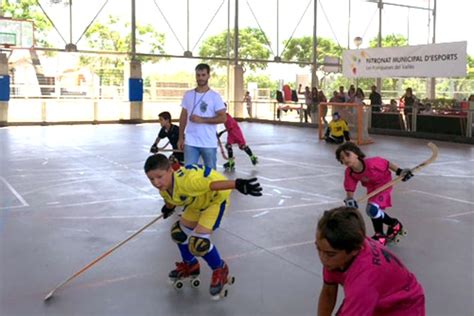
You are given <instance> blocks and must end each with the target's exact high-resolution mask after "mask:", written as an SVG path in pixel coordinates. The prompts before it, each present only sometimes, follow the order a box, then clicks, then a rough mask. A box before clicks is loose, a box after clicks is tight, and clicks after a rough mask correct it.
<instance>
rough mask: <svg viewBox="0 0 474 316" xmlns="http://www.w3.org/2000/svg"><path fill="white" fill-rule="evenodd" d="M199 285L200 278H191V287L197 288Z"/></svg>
mask: <svg viewBox="0 0 474 316" xmlns="http://www.w3.org/2000/svg"><path fill="white" fill-rule="evenodd" d="M200 285H201V280H199V279H192V280H191V287H193V288H198V287H199V286H200Z"/></svg>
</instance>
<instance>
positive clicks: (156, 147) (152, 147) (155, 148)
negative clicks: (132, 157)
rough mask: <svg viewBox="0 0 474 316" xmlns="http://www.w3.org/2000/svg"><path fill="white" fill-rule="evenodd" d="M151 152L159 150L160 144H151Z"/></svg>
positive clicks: (154, 152)
mask: <svg viewBox="0 0 474 316" xmlns="http://www.w3.org/2000/svg"><path fill="white" fill-rule="evenodd" d="M150 152H151V153H153V154H156V153H157V152H158V146H156V144H153V145H151V147H150Z"/></svg>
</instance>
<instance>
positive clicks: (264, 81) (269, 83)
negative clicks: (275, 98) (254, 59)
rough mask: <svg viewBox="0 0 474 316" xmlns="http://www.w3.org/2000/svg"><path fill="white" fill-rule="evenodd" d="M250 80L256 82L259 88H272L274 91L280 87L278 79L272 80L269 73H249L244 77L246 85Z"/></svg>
mask: <svg viewBox="0 0 474 316" xmlns="http://www.w3.org/2000/svg"><path fill="white" fill-rule="evenodd" d="M249 82H256V83H257V85H258V88H259V89H270V90H272V91H274V90H276V89H277V88H278V80H272V79H271V78H270V77H269V76H267V75H258V74H249V75H246V76H245V78H244V83H245V86H247V85H248V83H249Z"/></svg>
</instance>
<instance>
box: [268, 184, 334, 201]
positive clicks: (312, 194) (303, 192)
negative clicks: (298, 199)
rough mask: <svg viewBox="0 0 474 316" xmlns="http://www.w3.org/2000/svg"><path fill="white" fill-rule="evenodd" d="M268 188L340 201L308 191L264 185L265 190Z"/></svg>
mask: <svg viewBox="0 0 474 316" xmlns="http://www.w3.org/2000/svg"><path fill="white" fill-rule="evenodd" d="M266 187H269V188H277V189H282V190H286V191H290V192H296V193H301V194H305V195H310V196H316V197H318V198H322V199H326V200H327V201H328V202H336V201H339V200H338V199H335V198H328V197H327V196H324V195H321V194H317V193H312V192H306V191H301V190H296V189H290V188H284V187H280V186H277V185H272V184H265V185H263V188H264V189H265V188H266ZM274 191H275V189H274Z"/></svg>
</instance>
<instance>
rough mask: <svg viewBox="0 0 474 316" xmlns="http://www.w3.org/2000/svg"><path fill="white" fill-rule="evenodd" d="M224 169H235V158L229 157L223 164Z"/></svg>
mask: <svg viewBox="0 0 474 316" xmlns="http://www.w3.org/2000/svg"><path fill="white" fill-rule="evenodd" d="M224 169H225V171H233V170H234V169H235V160H234V158H229V161H227V162H226V163H225V164H224Z"/></svg>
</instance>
